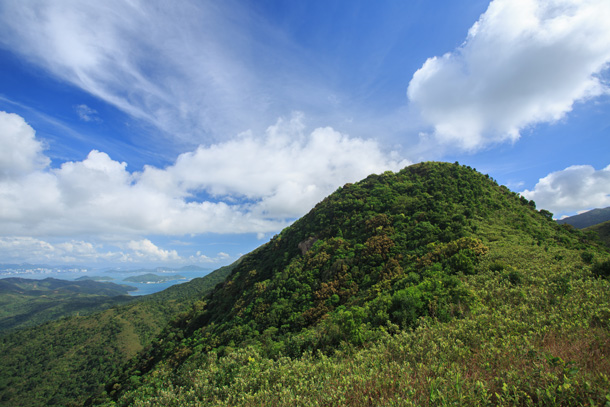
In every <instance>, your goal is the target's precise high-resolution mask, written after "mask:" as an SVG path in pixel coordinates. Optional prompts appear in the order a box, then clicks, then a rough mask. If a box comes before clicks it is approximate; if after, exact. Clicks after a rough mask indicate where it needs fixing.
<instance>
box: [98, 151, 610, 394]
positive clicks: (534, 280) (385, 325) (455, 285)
mask: <svg viewBox="0 0 610 407" xmlns="http://www.w3.org/2000/svg"><path fill="white" fill-rule="evenodd" d="M584 253H586V255H585V254H584ZM607 258H608V253H607V250H605V249H603V248H601V247H600V246H597V245H596V244H595V243H594V242H591V241H589V240H588V238H587V236H586V235H585V234H583V233H582V232H580V231H578V230H575V229H573V228H565V227H562V226H560V225H558V224H557V223H555V222H554V221H553V220H552V215H551V214H550V213H549V212H548V211H544V210H542V211H537V210H536V209H535V203H534V202H533V201H528V200H526V199H525V198H523V197H520V196H519V195H517V194H515V193H513V192H511V191H510V190H508V188H506V187H504V186H500V185H498V184H497V183H496V182H495V181H494V180H493V179H490V177H489V176H486V175H483V174H480V173H477V172H476V170H474V169H472V168H470V167H464V166H460V165H459V164H457V163H455V164H446V163H433V162H428V163H421V164H416V165H413V166H410V167H407V168H405V169H403V170H401V171H400V172H398V173H392V172H386V173H384V174H380V175H371V176H369V177H367V178H366V179H364V180H363V181H360V182H359V183H355V184H346V185H345V186H344V187H342V188H339V189H338V190H337V191H336V192H335V193H333V194H331V195H330V196H329V197H327V198H325V199H324V200H323V201H322V202H320V203H319V204H318V205H316V207H315V208H314V209H312V211H310V212H309V213H308V214H306V215H305V216H304V217H302V218H301V219H299V220H297V221H296V222H295V223H294V224H293V225H291V226H290V227H288V228H286V229H284V230H283V231H282V232H281V233H279V234H278V235H276V236H275V237H273V238H272V239H271V241H269V242H268V243H266V244H264V245H262V246H261V247H259V248H258V249H256V250H254V251H253V252H251V253H250V254H248V255H246V256H244V258H243V260H242V262H241V263H240V265H239V266H238V267H236V268H235V269H234V270H233V271H232V273H231V275H229V276H228V277H227V279H226V280H225V282H224V283H222V284H219V285H218V286H217V287H216V288H215V289H214V290H213V291H212V292H211V293H210V294H209V295H208V296H207V297H206V298H205V299H203V302H202V303H201V304H200V306H199V307H197V308H193V309H192V310H191V311H190V312H188V313H186V314H184V315H183V316H182V317H180V318H178V319H177V320H174V321H173V322H172V323H171V324H170V325H169V326H168V327H167V328H166V329H165V330H164V331H163V332H162V333H161V334H160V335H159V336H158V337H157V339H155V340H154V341H153V342H152V344H151V346H149V347H147V348H146V349H144V351H143V352H142V353H140V355H139V356H138V357H137V358H135V359H134V360H133V361H132V362H130V364H128V365H127V366H126V367H125V368H124V370H123V371H122V372H121V373H120V374H119V375H118V376H117V377H116V378H115V379H114V380H113V381H111V382H110V383H109V385H108V386H107V388H106V389H107V392H108V394H109V396H110V397H111V398H112V399H113V400H114V402H118V405H131V404H132V403H135V402H140V403H151V402H152V403H155V402H157V403H161V404H162V403H164V402H167V403H173V404H177V405H180V404H189V405H190V404H192V405H205V403H206V402H212V401H211V400H213V402H214V403H218V404H219V405H225V404H226V405H252V404H257V403H260V402H262V400H266V401H267V400H268V399H267V397H273V394H275V393H274V391H273V388H274V387H273V386H275V384H273V383H278V382H277V381H276V380H272V381H270V382H266V384H265V383H261V382H260V381H258V379H257V377H259V376H260V375H269V374H271V373H270V372H272V371H276V370H275V369H276V368H275V367H274V366H275V363H279V361H280V360H285V359H283V358H286V357H288V358H289V359H286V360H291V361H292V362H288V361H286V362H285V363H287V364H289V365H291V366H292V365H300V366H301V367H303V366H304V368H305V370H307V369H314V370H315V369H318V368H321V367H317V368H316V367H315V366H319V363H323V361H324V360H327V361H328V360H330V362H328V363H331V365H328V366H333V364H335V363H336V364H337V366H338V365H340V364H341V363H344V362H345V360H349V357H348V359H345V358H343V357H338V356H336V355H342V354H343V355H350V354H353V353H354V352H356V355H362V354H363V352H364V353H366V352H368V351H367V349H368V350H370V349H379V348H380V347H381V348H383V347H384V346H386V345H383V343H388V344H390V343H395V341H399V339H396V338H403V339H404V338H407V337H409V338H411V339H409V340H417V338H412V337H411V336H409V335H412V334H410V332H418V331H419V330H421V329H428V330H442V329H445V327H450V326H453V327H459V326H460V325H462V324H469V323H477V324H479V323H482V321H483V320H484V319H485V318H487V316H486V315H488V314H489V315H490V316H491V315H493V318H496V319H498V321H504V320H503V318H506V315H504V314H502V312H503V311H502V309H504V308H503V307H501V306H500V304H497V303H496V301H497V300H498V298H507V299H508V304H509V305H510V307H511V308H510V309H511V310H513V311H514V312H515V313H517V314H519V313H521V314H522V316H521V318H522V319H523V320H524V321H530V322H528V323H531V321H532V318H533V315H537V314H536V313H537V312H539V310H540V308H541V307H542V305H541V304H545V305H544V307H548V308H544V309H545V312H547V311H548V312H547V314H542V315H539V316H538V318H539V319H540V321H544V322H542V323H540V322H539V323H538V325H537V329H540V330H541V331H538V330H537V329H536V330H533V331H532V332H531V333H530V334H528V335H530V336H531V339H532V340H533V341H536V343H539V338H541V337H540V336H539V335H541V334H540V332H542V331H543V330H546V329H550V328H549V327H551V326H552V325H551V322H550V321H551V318H556V316H555V315H557V314H556V313H555V309H556V308H555V307H556V306H557V301H559V300H557V299H555V298H561V299H562V301H563V302H565V303H568V302H569V303H570V304H572V303H573V302H574V301H580V300H581V298H580V297H578V296H579V295H581V291H580V288H579V289H578V290H574V291H570V290H568V289H567V288H565V287H566V284H567V281H569V282H570V284H572V285H574V287H580V286H583V287H584V286H587V285H589V286H590V285H591V282H595V288H591V287H592V286H591V287H590V288H589V290H590V293H591V295H594V296H596V299H597V300H598V301H599V302H600V303H602V304H605V305H604V306H607V305H610V304H609V299H608V296H607V294H605V292H604V290H605V288H604V287H607V281H605V280H603V279H595V277H592V274H591V271H590V270H591V267H589V266H588V264H591V263H592V262H593V263H594V264H605V263H603V262H604V261H607V260H606V259H607ZM525 259H529V263H528V262H527V261H525V262H524V260H525ZM600 262H601V263H600ZM538 270H546V271H545V272H544V273H543V274H542V275H538V274H536V273H540V272H539V271H538ZM568 276H569V277H568ZM483 277H484V279H485V280H483V281H481V278H483ZM566 279H567V280H566ZM486 280H488V281H493V282H495V284H497V285H498V288H495V287H489V288H486V289H485V290H491V291H493V292H494V293H495V294H494V295H491V296H490V295H489V294H487V292H484V291H483V288H482V287H485V286H486V282H485V281H486ZM555 281H557V283H556V282H555ZM559 282H561V284H563V285H560V286H559V287H564V288H559V289H558V288H552V290H553V291H552V292H554V293H556V294H553V297H552V298H550V299H549V298H545V299H542V298H541V299H540V300H534V299H532V300H531V303H530V302H528V303H527V307H526V308H527V313H524V312H525V311H523V310H519V309H518V308H517V306H518V302H516V303H514V304H513V302H514V301H515V300H514V299H513V298H512V295H513V294H511V292H513V291H517V292H522V293H523V294H522V295H525V296H527V295H528V294H527V293H528V292H531V293H535V295H534V294H531V295H534V297H532V298H538V296H539V295H541V293H540V292H539V291H538V286H545V287H546V286H547V285H548V286H549V287H555V285H556V284H559ZM545 289H546V288H545ZM548 289H551V288H548ZM557 290H558V291H557ZM571 292H572V293H573V294H570V293H571ZM576 293H578V296H577V294H576ZM507 296H508V297H507ZM555 296H556V297H555ZM577 297H578V300H575V299H574V298H577ZM524 298H527V297H524ZM564 298H565V299H566V300H563V299H564ZM536 301H538V302H539V304H538V306H537V307H536V306H535V303H536ZM540 301H542V302H540ZM548 301H550V302H548ZM586 303H587V304H589V302H586ZM513 307H514V308H513ZM562 312H564V311H562ZM582 318H583V320H585V321H587V324H589V323H597V322H591V321H597V319H596V318H598V317H597V316H595V315H594V314H591V312H587V313H583V317H582ZM504 323H505V322H502V324H504ZM509 325H510V324H509ZM493 326H495V325H491V326H487V325H481V326H480V329H481V331H482V332H483V331H484V332H486V335H488V336H487V337H486V339H485V340H486V341H489V346H490V348H493V349H500V348H501V349H503V351H504V352H508V353H509V354H510V355H511V357H514V358H516V359H517V360H521V359H519V358H521V357H522V356H519V355H516V354H514V353H513V351H511V350H509V349H506V348H504V347H503V346H501V345H499V344H497V343H495V342H494V341H495V340H494V339H493V338H495V336H493V335H492V334H491V333H490V332H491V331H490V330H491V329H492V328H493ZM426 327H427V328H426ZM519 329H522V328H519ZM604 329H605V328H604ZM430 332H432V331H430ZM562 334H563V333H562ZM573 334H574V332H572V331H570V335H573ZM579 334H580V335H582V336H583V337H587V338H588V337H589V336H590V335H591V334H589V336H587V335H584V334H582V333H581V332H580V331H579ZM387 335H390V337H388V336H387ZM461 335H462V338H461V339H460V341H466V340H467V341H473V340H474V338H473V337H472V336H471V335H470V334H469V333H468V332H463V333H462V334H461ZM469 335H470V336H469ZM505 335H507V337H510V338H513V335H516V334H515V333H514V332H513V331H507V332H505ZM523 335H524V334H523V332H521V333H519V334H518V335H516V336H514V340H515V341H517V340H518V338H519V337H522V336H523ZM602 335H603V338H605V339H603V340H605V341H607V340H608V332H607V329H606V330H603V331H602ZM526 336H527V335H526ZM384 338H385V339H384ZM441 339H442V338H436V337H435V338H434V341H435V342H436V341H439V340H441ZM400 340H402V339H400ZM479 340H480V339H479ZM511 340H512V339H511ZM392 346H393V345H392ZM539 346H540V347H541V348H540V347H538V348H535V349H534V350H532V351H533V352H541V351H543V350H544V349H546V348H544V346H546V345H544V344H543V343H542V342H540V345H539ZM543 348H544V349H543ZM468 349H470V348H468ZM604 349H605V348H604ZM544 351H545V352H546V350H544ZM604 351H607V349H606V350H604ZM320 352H321V353H320ZM312 354H317V355H319V356H317V357H316V358H314V359H311V355H312ZM308 355H310V356H308ZM333 355H335V356H333ZM488 357H491V355H488ZM235 358H238V359H239V358H245V359H239V360H241V362H238V365H237V366H240V367H237V366H235V367H232V368H231V369H233V370H231V372H233V373H230V372H229V371H226V369H228V367H227V366H229V365H230V364H231V363H233V362H231V361H233V360H235ZM325 358H333V359H325ZM337 358H339V359H337ZM401 358H403V359H404V357H403V356H401ZM456 360H457V359H456ZM274 361H276V362H274ZM342 361H343V362H342ZM250 363H253V364H254V365H255V366H258V367H253V368H254V371H252V370H249V369H248V368H247V366H250ZM434 363H440V361H436V362H435V361H433V362H432V364H434ZM519 363H521V362H519ZM574 363H577V362H574ZM578 363H585V362H584V361H579V362H578ZM587 363H588V362H587ZM227 364H229V365H227ZM303 364H304V365H303ZM585 364H586V363H585ZM242 365H243V368H242ZM254 365H253V366H254ZM324 366H327V365H324ZM328 366H327V367H326V368H325V369H332V367H328ZM406 366H408V364H407V365H406ZM443 366H444V365H443ZM551 367H552V366H550V365H548V366H547V365H544V366H543V365H541V368H544V369H551ZM579 367H580V364H579ZM472 368H473V369H474V371H475V373H476V372H479V371H478V370H477V369H478V368H476V367H472ZM607 368H608V366H606V365H604V369H607ZM218 369H220V370H218ZM256 369H259V370H256ZM445 369H447V368H445ZM506 369H508V370H506ZM208 370H211V371H217V372H218V374H216V375H209V374H207V373H206V372H207V371H208ZM505 370H506V371H507V372H511V370H510V369H509V368H508V367H505ZM447 371H454V370H451V369H448V370H447ZM503 371H504V370H502V369H500V370H498V374H500V373H502V372H503ZM545 371H546V370H545ZM582 371H583V372H584V373H586V376H587V377H589V378H590V379H591V380H592V381H591V382H593V381H595V383H600V382H599V380H602V379H601V378H600V377H598V376H596V373H595V372H594V371H591V370H590V369H589V370H586V369H583V370H582ZM253 372H255V373H253ZM290 372H291V373H290V374H293V375H294V374H297V373H296V371H294V370H291V371H290ZM375 372H376V373H375V374H378V375H382V374H383V373H382V372H381V371H378V370H376V371H375ZM276 373H277V371H276ZM584 373H583V374H584ZM410 374H414V373H413V371H411V373H410ZM456 374H457V373H456ZM479 374H481V373H476V375H479ZM529 374H530V373H527V374H526V376H527V377H530V376H528V375H529ZM549 374H550V373H549ZM193 375H195V376H196V377H197V378H198V379H197V380H195V379H193V377H195V376H193ZM476 375H475V376H476ZM280 376H281V378H280V379H278V380H282V381H284V380H288V381H290V380H292V379H291V376H285V375H284V376H282V375H280ZM331 376H332V374H331ZM265 377H267V376H265ZM269 377H271V376H269ZM367 377H369V379H367V380H370V379H371V377H370V376H367ZM187 378H188V379H187ZM350 380H356V381H357V380H359V379H358V378H357V377H352V378H351V379H350ZM497 380H500V379H499V376H492V377H490V378H488V379H485V381H484V382H480V385H481V386H482V388H483V389H485V391H486V392H489V394H496V395H499V394H500V392H501V391H502V390H501V389H498V387H497ZM239 383H242V384H243V383H247V384H246V388H245V389H244V388H243V387H242V384H239ZM248 383H249V384H248ZM354 383H355V382H354ZM510 383H511V386H516V387H515V388H518V389H520V390H519V391H520V392H522V393H519V394H520V396H519V397H521V399H519V400H522V401H523V402H525V401H524V400H532V398H533V397H539V396H536V395H537V394H538V392H539V391H540V390H541V389H540V388H538V387H536V385H535V386H534V387H531V386H530V387H527V386H528V384H527V382H516V381H515V380H512V379H511V380H510ZM529 383H530V384H531V383H532V379H531V377H530V379H529ZM549 383H551V384H549V385H552V386H555V384H552V383H556V382H553V381H550V382H549ZM573 383H574V382H572V385H573ZM312 385H313V383H312ZM329 385H330V384H329ZM405 385H406V383H405ZM471 385H472V388H471V390H472V389H474V388H475V387H476V386H474V382H473V383H471ZM198 386H199V387H198ZM227 386H229V387H227ZM314 386H315V385H314ZM477 386H478V385H477ZM582 386H584V384H582V383H580V384H579V386H578V391H581V390H582V389H583V387H582ZM424 387H425V386H424ZM167 388H171V389H173V390H172V394H168V393H167V392H166V391H164V389H167ZM219 388H224V389H226V390H223V391H219ZM291 388H292V390H293V391H294V393H290V394H289V395H286V394H285V393H283V394H284V395H285V396H286V397H288V399H286V400H289V399H290V400H293V401H294V400H297V399H298V397H306V398H308V400H310V401H312V400H318V402H319V400H326V401H325V402H322V403H323V404H324V403H331V402H330V401H329V400H331V399H332V397H333V396H332V395H331V394H313V393H311V392H310V391H308V390H307V389H304V388H301V387H299V386H297V385H296V383H295V384H294V386H293V387H291ZM409 388H412V387H409ZM232 389H234V391H233V390H232ZM239 389H241V390H239ZM299 389H300V390H299ZM418 389H419V388H412V391H414V392H415V393H417V395H418V396H417V397H423V396H422V394H426V393H427V394H430V393H429V390H425V391H422V390H418ZM557 389H558V387H554V390H553V391H552V393H549V394H556V392H557V391H559V390H557ZM598 389H599V388H598ZM378 390H379V389H378ZM447 390H452V391H453V393H454V390H453V389H447ZM373 391H375V390H373ZM419 391H421V392H422V393H421V394H420V393H418V392H419ZM244 392H245V393H244ZM494 392H495V393H494ZM399 393H400V392H397V393H396V394H399ZM453 393H452V394H453ZM244 394H246V395H247V397H246V396H244ZM342 394H347V393H342ZM502 394H503V393H502ZM238 395H239V396H238ZM292 396H294V397H297V399H295V398H290V397H292ZM236 397H237V398H236ZM243 397H246V399H247V400H250V402H251V403H252V404H248V403H245V402H243V401H240V402H238V400H245V399H243ZM388 397H390V398H392V396H391V395H389V394H388ZM473 397H474V395H473ZM501 397H502V396H497V397H496V402H498V403H499V402H501ZM595 397H596V399H599V400H603V397H605V396H604V394H602V393H600V392H599V390H596V393H595ZM206 400H207V401H206ZM256 400H258V401H256ZM276 400H277V399H276ZM286 400H284V401H283V402H282V403H281V404H282V405H290V404H291V403H290V402H288V401H286ZM413 400H420V399H417V398H416V397H414V398H413ZM90 401H91V403H92V404H95V403H97V402H99V403H102V404H104V403H108V402H107V401H104V400H103V399H101V400H97V401H96V400H93V399H92V400H90ZM420 401H423V399H421V400H420ZM427 402H428V403H429V402H430V400H428V401H427ZM111 403H112V402H111ZM244 403H245V404H244ZM302 403H304V402H303V401H301V402H300V404H302ZM272 404H273V403H272ZM297 404H299V403H297ZM331 404H332V403H331ZM107 405H110V404H107ZM350 405H362V404H358V403H357V402H355V401H354V403H353V404H350ZM365 405H368V404H365ZM415 405H417V403H415Z"/></svg>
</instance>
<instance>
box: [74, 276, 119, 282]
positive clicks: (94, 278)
mask: <svg viewBox="0 0 610 407" xmlns="http://www.w3.org/2000/svg"><path fill="white" fill-rule="evenodd" d="M88 280H89V281H111V280H114V278H112V277H108V276H82V277H79V278H77V279H76V281H88Z"/></svg>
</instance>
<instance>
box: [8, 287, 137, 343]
mask: <svg viewBox="0 0 610 407" xmlns="http://www.w3.org/2000/svg"><path fill="white" fill-rule="evenodd" d="M130 290H135V288H134V287H129V286H125V285H119V284H114V283H102V282H96V281H86V280H85V281H66V280H59V279H55V278H46V279H44V280H33V279H28V278H17V277H10V278H3V279H0V333H2V332H6V331H8V330H12V329H19V328H26V327H30V326H36V325H40V324H42V323H43V322H47V321H51V320H54V319H58V318H61V317H66V316H70V315H86V314H89V313H92V312H95V311H101V310H103V309H106V308H109V307H111V306H114V305H119V304H125V303H127V302H129V301H131V300H133V298H132V297H129V296H127V293H128V291H130Z"/></svg>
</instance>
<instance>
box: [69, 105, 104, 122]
mask: <svg viewBox="0 0 610 407" xmlns="http://www.w3.org/2000/svg"><path fill="white" fill-rule="evenodd" d="M74 110H75V111H76V114H77V115H78V117H79V118H80V119H81V120H82V121H85V122H101V121H102V120H101V119H100V118H99V116H98V115H97V110H95V109H92V108H90V107H89V106H87V105H77V106H74Z"/></svg>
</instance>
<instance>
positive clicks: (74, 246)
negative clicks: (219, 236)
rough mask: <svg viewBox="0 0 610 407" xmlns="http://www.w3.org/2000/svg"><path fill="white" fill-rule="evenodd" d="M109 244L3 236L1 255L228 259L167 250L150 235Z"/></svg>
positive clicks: (77, 259)
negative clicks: (146, 237)
mask: <svg viewBox="0 0 610 407" xmlns="http://www.w3.org/2000/svg"><path fill="white" fill-rule="evenodd" d="M107 246H108V245H104V244H100V243H98V244H94V243H91V242H86V241H83V240H75V239H69V240H60V241H50V240H48V239H40V238H34V237H29V236H21V237H16V236H10V237H0V257H1V258H2V259H3V261H4V262H24V261H25V262H29V263H40V262H49V263H87V264H113V263H123V264H124V263H140V264H141V263H153V264H159V263H160V262H161V263H172V264H176V263H182V264H187V263H188V264H197V263H218V262H220V261H224V260H227V259H228V258H229V256H228V255H226V254H224V253H222V254H219V255H218V256H216V257H213V258H211V257H207V256H205V255H202V254H201V253H198V255H197V256H189V257H186V258H183V257H181V256H179V255H178V253H177V252H176V251H175V250H164V249H161V248H159V247H158V246H156V245H155V244H154V243H152V242H151V241H150V240H148V239H142V240H132V241H129V242H127V243H120V242H117V243H115V244H112V245H110V246H112V247H113V248H114V249H109V248H108V247H107Z"/></svg>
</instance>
